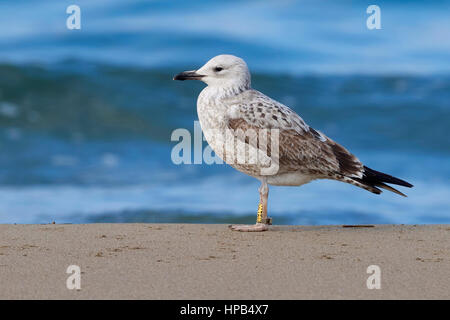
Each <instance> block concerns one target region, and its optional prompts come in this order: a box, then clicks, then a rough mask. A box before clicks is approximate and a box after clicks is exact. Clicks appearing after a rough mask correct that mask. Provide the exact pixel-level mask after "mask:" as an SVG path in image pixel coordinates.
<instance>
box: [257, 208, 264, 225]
mask: <svg viewBox="0 0 450 320" xmlns="http://www.w3.org/2000/svg"><path fill="white" fill-rule="evenodd" d="M262 213H263V206H262V204H261V203H260V204H259V205H258V212H257V214H256V223H262Z"/></svg>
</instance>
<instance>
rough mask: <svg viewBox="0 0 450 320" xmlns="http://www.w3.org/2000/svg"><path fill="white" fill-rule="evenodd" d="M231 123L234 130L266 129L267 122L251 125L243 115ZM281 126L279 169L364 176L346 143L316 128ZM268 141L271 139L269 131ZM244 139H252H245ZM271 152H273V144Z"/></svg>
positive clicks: (324, 174) (271, 125) (283, 171)
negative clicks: (304, 129)
mask: <svg viewBox="0 0 450 320" xmlns="http://www.w3.org/2000/svg"><path fill="white" fill-rule="evenodd" d="M228 127H229V128H230V129H232V130H235V131H236V130H238V129H241V130H243V131H246V130H249V129H253V130H256V131H257V130H258V129H267V128H264V126H261V127H257V126H255V125H250V124H249V123H248V122H247V121H246V120H245V119H243V118H236V119H229V121H228ZM268 128H270V129H272V130H273V129H278V128H275V127H274V125H273V122H271V123H270V126H268ZM278 130H279V131H278V133H279V134H278V135H279V166H280V169H279V172H278V173H285V172H293V171H298V172H302V173H305V174H310V175H314V176H318V177H324V178H327V177H333V176H334V175H336V174H338V175H343V176H348V177H360V176H361V174H362V173H361V172H362V164H361V162H360V161H359V160H358V159H357V158H356V157H355V156H354V155H352V154H351V153H350V152H348V151H347V150H346V149H345V148H344V147H342V146H340V145H339V144H337V143H335V142H334V141H332V140H331V139H329V138H326V137H325V136H324V135H323V134H319V133H318V132H317V131H316V130H314V129H312V128H310V130H308V131H300V132H299V131H298V130H295V129H287V130H286V129H278ZM324 137H325V139H324ZM268 141H270V133H269V137H268ZM245 143H251V142H250V141H245ZM258 143H259V142H258ZM269 146H270V143H269V144H268V147H269ZM254 147H257V148H259V145H256V146H255V145H254ZM268 155H269V156H270V155H271V150H270V148H269V150H268Z"/></svg>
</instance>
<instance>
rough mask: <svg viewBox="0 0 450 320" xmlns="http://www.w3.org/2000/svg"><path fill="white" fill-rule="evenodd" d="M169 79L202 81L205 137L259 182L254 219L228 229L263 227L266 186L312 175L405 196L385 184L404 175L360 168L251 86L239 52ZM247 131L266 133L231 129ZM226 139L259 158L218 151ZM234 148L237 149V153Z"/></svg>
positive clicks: (297, 182)
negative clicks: (252, 136)
mask: <svg viewBox="0 0 450 320" xmlns="http://www.w3.org/2000/svg"><path fill="white" fill-rule="evenodd" d="M173 80H201V81H203V82H204V83H205V84H206V85H207V86H206V87H205V88H204V89H203V90H202V91H201V93H200V95H199V96H198V100H197V113H198V118H199V122H200V126H201V128H202V131H203V133H204V136H205V139H206V141H207V142H208V144H209V145H210V146H211V148H212V150H214V152H215V153H216V154H217V155H219V156H220V157H221V158H222V159H223V160H224V161H225V162H226V163H227V164H229V165H231V166H232V167H233V168H235V169H237V170H239V171H241V172H243V173H245V174H247V175H250V176H252V177H254V178H257V179H258V180H260V181H261V186H260V188H259V195H260V201H259V205H258V210H257V219H256V224H254V225H230V228H231V230H235V231H247V232H249V231H266V230H268V229H269V227H268V226H269V225H270V224H272V219H271V218H268V216H267V201H268V194H269V187H268V185H274V186H301V185H303V184H306V183H308V182H310V181H313V180H316V179H331V180H337V181H341V182H345V183H349V184H352V185H354V186H357V187H360V188H363V189H365V190H367V191H370V192H372V193H375V194H380V193H381V192H382V191H381V189H385V190H389V191H391V192H395V193H397V194H399V195H401V196H405V197H406V195H404V194H403V193H402V192H400V191H398V190H397V189H394V188H393V187H391V186H389V185H387V183H389V184H394V185H400V186H404V187H409V188H411V187H412V185H411V184H410V183H408V182H406V181H404V180H401V179H398V178H396V177H393V176H391V175H388V174H385V173H382V172H379V171H376V170H373V169H370V168H368V167H366V166H365V165H363V164H362V163H361V161H360V160H359V159H358V158H357V157H356V156H354V155H353V154H351V153H350V152H349V151H348V150H347V149H345V148H344V147H343V146H341V145H340V144H338V143H337V142H335V141H333V140H332V139H330V138H328V137H327V136H326V135H325V134H323V133H322V132H320V131H318V130H315V129H313V128H312V127H310V126H309V125H307V124H306V123H305V121H304V120H303V119H302V118H301V117H300V116H299V115H298V114H297V113H295V112H294V111H293V110H292V109H290V108H289V107H287V106H285V105H283V104H282V103H280V102H278V101H275V100H273V99H271V98H269V97H268V96H266V95H264V94H263V93H261V92H259V91H257V90H254V89H252V88H251V81H250V80H251V76H250V72H249V69H248V67H247V64H246V63H245V61H244V60H243V59H241V58H239V57H236V56H233V55H227V54H222V55H218V56H216V57H214V58H212V59H211V60H209V61H208V62H207V63H206V64H205V65H204V66H202V67H201V68H200V69H198V70H191V71H184V72H181V73H179V74H177V75H176V76H175V77H174V78H173ZM221 130H222V131H223V130H228V131H230V132H233V133H234V134H233V135H232V136H230V135H225V134H224V135H222V136H221V135H219V134H217V132H218V131H221ZM248 130H253V131H255V132H262V131H264V132H268V133H266V136H265V138H262V137H264V135H258V136H257V139H256V143H255V139H249V137H248V136H243V135H242V134H241V135H238V134H236V132H238V131H240V132H245V131H248ZM269 131H270V132H269ZM272 137H276V138H277V139H276V141H275V142H277V143H276V146H275V147H273V146H272V144H270V147H269V148H268V147H267V145H268V144H269V143H267V140H269V139H271V138H272ZM230 139H231V140H233V141H234V140H235V139H237V140H239V142H240V143H241V145H244V147H247V148H248V149H244V153H245V155H248V154H249V152H250V151H249V150H253V151H254V150H255V149H256V150H257V153H256V155H257V156H258V159H259V155H260V154H261V153H262V154H263V156H262V158H263V159H262V160H261V161H257V162H256V163H255V162H252V163H251V162H250V161H248V162H245V161H244V163H241V162H239V161H236V155H234V157H231V156H230V157H228V154H231V153H230V152H228V151H226V152H225V151H224V144H226V143H228V142H230V141H231V140H230ZM264 139H265V140H264ZM274 140H275V139H274ZM264 146H265V147H264ZM227 150H228V149H227ZM230 150H231V149H230ZM232 150H235V149H232ZM245 150H247V151H245ZM227 152H228V153H227ZM239 152H241V153H242V150H240V151H237V152H236V153H237V155H239ZM247 158H250V156H249V157H247ZM247 160H249V159H247ZM268 160H269V162H270V161H273V163H276V166H273V167H274V168H276V170H272V171H271V172H267V171H270V170H267V171H266V172H263V170H262V169H263V167H264V168H267V167H268V166H269V164H267V161H268ZM270 166H271V165H270Z"/></svg>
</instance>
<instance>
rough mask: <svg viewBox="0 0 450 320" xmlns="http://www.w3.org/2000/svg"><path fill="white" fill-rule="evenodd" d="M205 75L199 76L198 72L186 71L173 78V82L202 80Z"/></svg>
mask: <svg viewBox="0 0 450 320" xmlns="http://www.w3.org/2000/svg"><path fill="white" fill-rule="evenodd" d="M203 77H204V75H201V74H198V73H197V71H196V70H192V71H184V72H181V73H179V74H177V75H176V76H175V77H173V80H200V79H201V78H203Z"/></svg>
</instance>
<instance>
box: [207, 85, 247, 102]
mask: <svg viewBox="0 0 450 320" xmlns="http://www.w3.org/2000/svg"><path fill="white" fill-rule="evenodd" d="M249 89H251V87H250V83H240V84H236V85H232V86H217V85H208V86H207V87H206V88H205V89H204V91H205V94H206V95H207V96H208V97H209V98H214V99H227V98H231V97H234V96H237V95H238V94H241V93H242V92H244V91H247V90H249Z"/></svg>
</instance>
